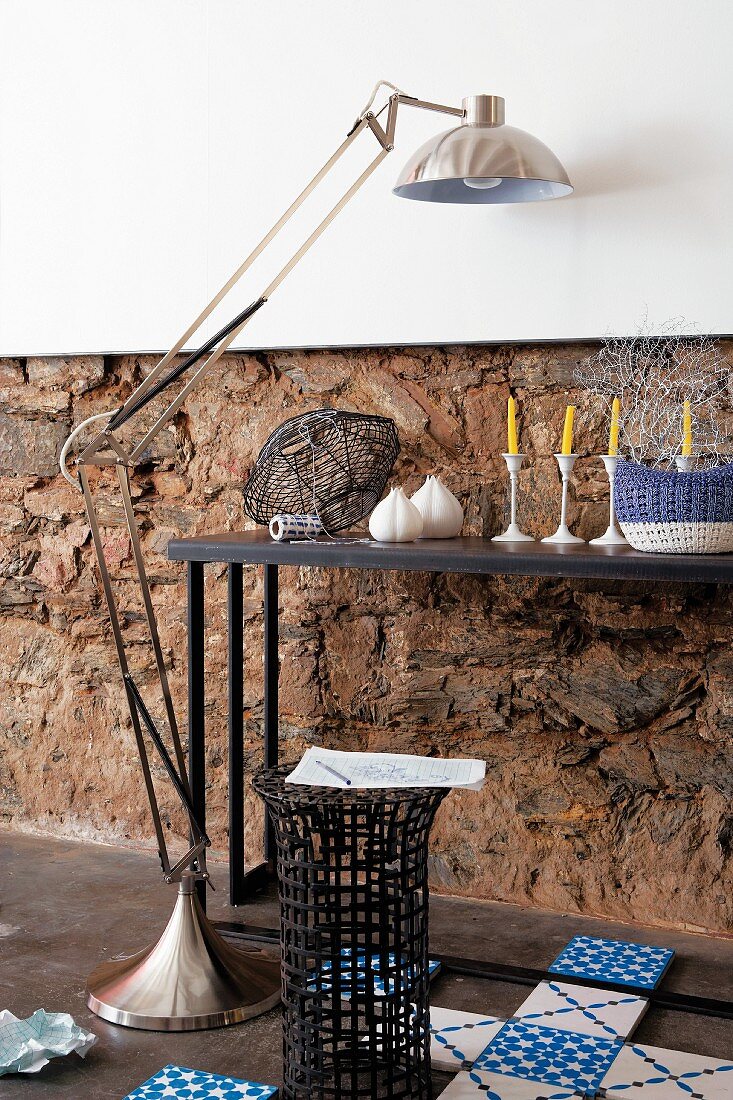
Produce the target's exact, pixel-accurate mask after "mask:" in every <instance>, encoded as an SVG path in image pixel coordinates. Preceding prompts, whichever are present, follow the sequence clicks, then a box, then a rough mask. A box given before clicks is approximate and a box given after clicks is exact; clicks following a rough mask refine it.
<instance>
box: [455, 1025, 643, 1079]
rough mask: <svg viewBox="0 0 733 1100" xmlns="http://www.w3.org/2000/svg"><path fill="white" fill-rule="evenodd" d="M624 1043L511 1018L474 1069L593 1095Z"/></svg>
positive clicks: (479, 1057) (479, 1058)
mask: <svg viewBox="0 0 733 1100" xmlns="http://www.w3.org/2000/svg"><path fill="white" fill-rule="evenodd" d="M622 1046H623V1044H622V1043H620V1042H618V1040H616V1039H604V1038H601V1037H599V1036H595V1035H580V1034H578V1033H577V1032H574V1031H558V1030H557V1029H556V1028H549V1027H539V1026H538V1025H537V1024H530V1023H527V1022H526V1021H525V1020H515V1019H512V1020H508V1021H507V1022H506V1023H505V1024H504V1027H503V1028H502V1029H501V1031H500V1032H499V1034H498V1035H497V1036H496V1037H495V1038H494V1039H492V1040H491V1042H490V1043H489V1045H488V1046H487V1048H486V1050H484V1051H482V1052H481V1054H479V1056H478V1058H477V1059H476V1061H475V1062H474V1069H476V1070H482V1071H486V1072H491V1073H501V1074H508V1075H509V1076H511V1077H523V1078H525V1079H526V1080H531V1081H542V1082H543V1083H544V1084H546V1085H553V1086H554V1087H555V1088H558V1089H569V1090H570V1091H571V1092H579V1093H582V1094H583V1095H587V1096H594V1095H595V1093H596V1090H597V1089H598V1086H599V1085H600V1083H601V1081H602V1079H603V1077H604V1076H605V1075H606V1073H607V1071H608V1070H609V1068H610V1066H611V1063H612V1062H613V1061H614V1059H615V1058H616V1057H617V1056H618V1054H619V1053H620V1051H621V1048H622Z"/></svg>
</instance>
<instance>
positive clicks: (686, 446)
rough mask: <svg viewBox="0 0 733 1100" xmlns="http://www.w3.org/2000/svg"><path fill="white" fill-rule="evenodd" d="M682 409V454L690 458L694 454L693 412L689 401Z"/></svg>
mask: <svg viewBox="0 0 733 1100" xmlns="http://www.w3.org/2000/svg"><path fill="white" fill-rule="evenodd" d="M682 410H683V411H682V454H683V456H684V457H685V458H689V457H690V455H691V454H692V413H691V412H690V402H689V401H685V403H684V405H683V406H682Z"/></svg>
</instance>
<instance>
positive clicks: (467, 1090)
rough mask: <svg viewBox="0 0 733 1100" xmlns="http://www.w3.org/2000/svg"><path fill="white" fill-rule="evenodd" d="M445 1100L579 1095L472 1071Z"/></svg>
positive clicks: (572, 1098) (569, 1099) (544, 1099)
mask: <svg viewBox="0 0 733 1100" xmlns="http://www.w3.org/2000/svg"><path fill="white" fill-rule="evenodd" d="M440 1098H441V1100H443V1098H445V1100H579V1094H578V1093H575V1092H568V1090H567V1089H556V1088H555V1087H554V1086H553V1085H544V1084H543V1083H542V1082H541V1081H525V1080H523V1079H522V1078H521V1077H509V1076H507V1075H505V1074H501V1073H486V1072H484V1071H482V1070H477V1069H472V1070H468V1071H464V1072H463V1073H459V1074H457V1075H456V1076H455V1077H454V1078H453V1080H452V1081H451V1083H450V1084H449V1085H448V1088H447V1089H445V1090H444V1091H443V1092H441V1094H440Z"/></svg>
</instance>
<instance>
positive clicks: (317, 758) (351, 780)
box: [287, 748, 486, 791]
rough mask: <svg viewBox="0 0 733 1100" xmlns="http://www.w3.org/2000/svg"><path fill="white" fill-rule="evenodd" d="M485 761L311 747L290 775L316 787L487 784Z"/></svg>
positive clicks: (293, 780)
mask: <svg viewBox="0 0 733 1100" xmlns="http://www.w3.org/2000/svg"><path fill="white" fill-rule="evenodd" d="M485 776H486V764H485V762H484V761H483V760H460V759H454V760H453V759H451V760H448V759H442V758H440V757H434V756H407V755H404V754H402V753H392V752H339V751H336V750H334V749H320V748H310V749H308V750H307V751H306V753H305V755H304V756H303V759H302V760H301V761H300V763H299V764H298V765H297V767H296V768H295V769H294V770H293V771H292V772H291V773H290V775H289V776H288V778H287V782H288V783H302V784H307V785H313V786H316V787H353V788H354V789H355V790H359V789H363V788H369V787H468V788H470V789H471V790H475V791H479V790H481V788H482V787H483V785H484V778H485Z"/></svg>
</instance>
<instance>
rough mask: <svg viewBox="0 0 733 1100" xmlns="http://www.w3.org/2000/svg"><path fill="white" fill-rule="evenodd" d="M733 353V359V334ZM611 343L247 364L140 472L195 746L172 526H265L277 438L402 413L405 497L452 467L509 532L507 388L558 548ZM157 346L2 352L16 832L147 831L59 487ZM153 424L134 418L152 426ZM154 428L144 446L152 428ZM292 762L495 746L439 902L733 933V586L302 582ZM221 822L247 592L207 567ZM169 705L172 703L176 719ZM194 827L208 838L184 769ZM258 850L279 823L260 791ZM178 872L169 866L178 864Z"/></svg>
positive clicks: (68, 499)
mask: <svg viewBox="0 0 733 1100" xmlns="http://www.w3.org/2000/svg"><path fill="white" fill-rule="evenodd" d="M725 348H726V353H727V354H728V356H729V358H731V360H732V361H733V342H728V344H727V345H725ZM590 350H592V348H591V347H590V346H580V345H566V346H553V347H540V346H513V347H509V346H500V347H477V346H473V347H450V348H419V349H416V348H403V349H399V350H395V349H384V350H369V351H353V350H347V351H334V352H307V353H306V352H281V353H269V354H257V355H245V354H233V355H228V356H227V357H226V358H225V359H224V360H223V361H222V362H221V363H220V364H219V366H218V367H217V369H216V371H215V372H214V375H213V376H212V377H211V378H210V379H209V380H208V381H207V383H206V384H205V385H204V386H203V387H202V389H200V390H199V391H197V392H196V393H195V394H193V395H192V396H191V397H190V398H189V400H188V401H187V403H186V405H185V406H184V409H183V410H182V411H181V412H180V413H179V414H178V416H177V417H176V419H175V421H174V422H173V424H172V426H171V427H170V429H168V430H166V431H164V432H163V434H162V436H160V437H159V439H158V440H157V441H156V444H155V450H154V453H152V454H150V455H149V456H147V458H146V461H145V463H144V464H143V465H142V467H141V468H140V470H139V471H138V472H137V474H136V476H135V479H134V483H135V496H136V502H137V509H138V514H139V519H140V529H141V533H142V539H143V544H144V548H145V553H146V556H147V561H148V565H149V570H150V575H151V579H152V582H153V594H154V599H155V603H156V607H157V609H158V611H159V614H160V623H161V632H162V641H163V646H164V649H165V655H166V660H167V662H168V664H169V667H170V673H171V678H172V686H173V690H174V694H175V697H176V700H177V703H178V712H179V714H180V715H181V717H182V725H183V727H184V733H185V674H186V667H185V662H186V635H185V583H184V582H185V577H184V572H183V568H182V567H181V566H180V565H178V564H176V563H169V562H168V561H167V560H166V544H167V542H168V540H169V539H170V538H171V537H172V536H174V535H191V534H195V533H198V532H203V531H216V530H223V529H233V528H240V529H241V528H242V527H251V526H252V524H251V521H249V520H248V519H247V518H246V517H245V516H244V514H243V511H242V486H243V484H244V482H245V480H246V478H247V472H248V470H249V468H250V466H251V464H252V462H253V460H254V458H255V457H256V455H257V453H258V451H259V448H260V447H261V446H262V444H263V443H264V441H265V439H266V437H267V436H268V434H269V433H270V431H271V430H272V429H273V428H274V427H276V426H277V425H278V424H279V423H280V422H281V421H282V420H283V419H285V417H287V416H292V415H295V414H296V413H300V412H305V411H306V410H309V409H313V408H317V407H319V406H322V405H331V406H335V407H338V408H348V409H357V410H361V411H365V412H378V413H382V414H385V415H388V416H391V417H393V418H394V419H395V421H396V423H397V427H398V430H399V433H400V438H401V442H402V448H403V449H402V454H401V455H400V458H399V460H398V465H397V467H396V469H395V473H394V482H395V483H397V482H399V483H401V484H403V485H404V486H405V487H406V490H407V491H408V492H414V490H415V489H417V487H418V486H419V485H420V484H421V481H422V478H423V477H424V476H425V475H427V474H430V473H436V474H439V475H440V477H442V478H443V479H444V481H445V482H446V484H447V485H448V486H449V487H450V488H451V489H452V490H453V492H454V493H455V494H456V495H457V496H458V497H459V499H460V500H461V503H462V504H463V506H464V509H465V512H466V525H465V531H466V532H468V533H474V534H482V535H491V534H494V533H496V532H497V531H498V530H499V529H500V528H501V527H502V526H503V524H504V523H505V520H506V510H507V504H508V500H507V488H508V485H507V479H506V472H505V468H504V464H503V462H502V460H501V458H500V452H501V451H502V450H504V446H505V436H504V432H505V411H506V398H507V396H508V394H509V393H510V390H511V392H512V393H514V394H515V396H516V397H517V398H518V400H519V403H520V408H521V410H522V412H523V423H522V425H521V433H522V442H523V449H524V450H526V451H527V452H528V454H529V456H530V458H529V460H528V463H527V466H526V468H525V469H524V470H523V471H522V475H521V490H522V496H521V501H520V510H521V512H520V518H521V521H522V523H523V525H524V526H525V528H526V529H528V530H529V531H530V532H531V533H533V534H535V535H538V536H539V535H544V534H548V533H550V532H551V531H552V530H553V529H554V527H555V525H556V523H557V515H558V508H559V480H558V474H557V467H556V465H555V462H554V459H553V458H552V452H553V451H555V450H556V449H557V446H558V441H559V437H560V430H561V424H562V418H563V414H564V408H565V404H566V402H567V399H568V397H569V396H571V397H572V400H573V401H574V402H575V403H576V404H577V406H578V411H577V415H576V423H577V425H578V434H577V446H576V449H577V450H578V451H579V452H581V453H582V454H587V455H589V456H590V455H593V454H598V453H599V452H601V451H603V450H605V447H606V438H607V437H606V433H607V425H606V423H605V419H604V416H603V413H602V410H601V409H600V407H599V405H598V402H597V400H596V399H594V398H592V397H591V396H590V395H588V394H586V393H579V392H577V391H574V390H573V383H572V377H573V369H574V367H575V365H576V363H577V362H578V361H579V360H580V359H581V358H582V357H584V356H585V355H586V354H588V352H589V351H590ZM154 362H155V358H154V357H152V356H127V355H124V356H119V355H114V356H107V357H102V356H85V357H76V358H74V357H64V358H61V357H45V358H28V359H5V360H0V545H1V547H2V585H1V587H0V613H1V616H2V619H1V621H0V662H1V663H2V683H1V688H0V693H1V694H0V818H1V819H2V820H3V821H4V822H6V823H9V825H11V826H12V827H14V828H18V829H36V830H42V831H47V832H49V833H54V834H57V835H65V836H76V837H86V838H92V839H100V840H105V841H110V842H112V843H115V842H119V843H140V842H143V841H144V842H149V838H150V837H151V832H152V830H151V826H150V822H149V817H148V813H147V809H146V804H145V799H144V792H143V785H142V780H141V776H140V772H139V768H138V763H137V758H136V753H135V746H134V741H133V738H132V734H131V729H130V725H129V722H128V719H127V717H126V712H125V706H124V699H123V692H122V689H121V686H120V684H119V681H118V673H117V668H116V664H115V655H114V650H113V646H112V641H111V638H110V631H109V627H108V622H107V616H106V612H105V609H104V606H103V603H102V600H101V597H100V592H99V588H98V578H97V574H96V569H95V565H94V560H93V552H92V547H91V544H90V538H89V528H88V525H87V520H86V517H85V514H84V510H83V506H82V499H81V496H80V495H79V494H77V493H76V492H75V491H74V490H73V489H72V488H71V487H70V486H69V485H67V483H66V482H65V481H63V479H62V478H61V477H60V476H59V474H58V455H59V450H60V447H61V445H62V442H63V440H64V438H65V437H66V435H67V433H68V432H69V430H70V429H71V427H72V426H73V425H75V424H77V423H79V422H80V421H81V420H82V419H83V418H84V417H86V416H88V415H90V414H91V413H93V412H98V411H102V410H104V409H107V408H110V407H113V406H115V405H116V404H118V403H119V402H120V401H121V400H122V399H123V398H124V396H125V395H126V394H127V393H129V392H130V389H131V387H132V386H133V385H134V384H135V382H136V381H138V380H139V379H140V378H141V377H142V376H143V375H144V374H145V372H146V371H148V370H149V369H150V368H151V366H152V365H153V364H154ZM131 427H132V426H131ZM139 430H140V428H139V424H138V425H137V427H136V428H135V436H136V438H140V436H139V434H138V433H139ZM96 480H97V482H98V491H99V494H100V500H101V501H102V505H101V509H102V516H103V524H104V538H105V544H106V549H107V555H108V560H109V562H110V567H111V569H112V573H113V576H114V577H115V579H116V584H117V594H118V598H119V602H120V607H121V611H122V615H123V622H124V629H125V636H126V640H127V642H128V644H129V647H130V655H131V663H132V666H133V668H134V669H136V670H138V671H137V676H138V678H139V679H140V680H141V682H142V684H143V686H144V687H145V688H146V690H149V691H151V690H152V686H153V678H152V676H151V675H150V674H149V673H148V672H146V669H148V668H149V655H148V652H147V649H146V646H145V644H144V638H145V632H144V630H143V620H142V608H141V606H140V604H139V600H138V598H137V589H136V585H135V584H134V578H133V570H132V563H131V558H130V546H129V542H128V537H127V535H126V533H125V529H124V526H123V522H122V510H121V506H120V501H119V499H118V498H117V497H116V495H115V493H114V489H113V483H112V482H111V481H110V480H109V478H108V475H106V474H100V475H99V476H98V478H97V479H96ZM606 520H607V502H606V485H605V480H604V475H603V472H602V467H601V464H600V462H599V461H598V460H594V459H593V458H591V457H587V458H583V459H581V460H580V461H579V462H578V464H577V466H576V472H575V475H574V481H573V495H572V501H571V509H570V522H571V524H572V525H573V527H574V529H575V530H576V531H577V532H578V533H579V534H580V535H582V536H584V537H586V538H590V537H592V536H593V535H596V534H599V533H600V532H602V531H603V530H604V528H605V524H606ZM282 572H283V577H282V581H281V603H282V610H281V624H282V625H281V636H282V646H281V657H282V668H281V683H280V690H281V704H282V730H281V738H282V743H283V755H284V758H285V759H293V760H294V759H296V758H297V757H298V756H299V754H300V753H301V752H302V750H303V748H304V747H305V746H306V745H307V744H309V743H318V744H325V745H329V746H334V747H347V748H348V747H357V746H358V747H368V748H370V749H374V750H379V749H390V750H398V751H399V750H404V751H410V752H420V753H429V752H437V753H452V754H461V755H471V756H474V755H475V756H480V757H483V758H484V759H485V760H486V761H487V764H488V781H487V783H486V786H485V788H484V790H483V792H481V793H480V794H479V793H475V792H461V793H454V794H452V795H451V796H450V797H449V798H448V799H447V801H446V803H445V804H444V806H443V808H442V810H441V813H440V815H439V818H438V821H437V823H436V827H435V830H434V834H433V840H432V881H433V885H434V888H435V889H436V890H438V891H445V892H448V893H453V894H463V895H471V896H475V897H487V898H496V899H500V900H505V901H510V902H518V903H520V904H529V905H537V906H544V907H549V908H551V909H556V910H563V911H572V912H585V913H596V914H606V915H609V916H613V917H617V918H629V919H636V920H640V921H643V922H646V923H655V924H658V925H669V926H674V927H685V928H700V929H711V930H717V931H728V932H731V931H733V874H732V872H731V866H732V860H731V853H732V852H733V811H732V809H731V794H732V793H733V767H732V765H733V752H732V748H731V746H732V739H733V689H732V686H731V685H732V679H731V678H732V673H733V657H732V656H731V631H732V628H733V610H732V607H731V597H730V594H729V590H728V589H727V588H725V587H716V586H705V585H690V586H684V585H670V584H643V585H642V584H637V583H633V584H632V583H630V582H623V583H619V582H600V581H586V582H579V581H563V580H549V579H536V578H530V579H524V578H507V577H487V578H470V577H458V576H427V575H422V574H421V575H410V574H400V573H387V574H382V573H378V572H369V573H367V572H356V573H349V572H346V571H343V572H337V571H331V572H329V571H320V570H313V571H306V570H303V571H300V572H296V571H290V570H283V571H282ZM206 598H207V655H208V673H207V677H208V683H207V690H208V704H207V722H208V726H207V731H208V738H209V741H208V759H207V767H208V777H209V792H208V798H209V806H210V811H209V813H210V817H209V821H210V829H211V833H212V836H213V840H214V844H215V846H216V847H217V848H218V849H220V850H225V849H226V843H227V836H226V812H227V751H226V660H225V585H224V574H223V570H222V569H221V568H214V567H211V568H210V569H209V570H207V585H206ZM261 598H262V588H261V577H260V576H259V574H258V571H257V570H255V569H252V570H247V571H246V593H245V617H246V645H247V658H246V662H247V668H246V688H245V693H246V694H245V710H246V726H247V753H246V762H245V763H246V768H247V772H248V774H251V773H252V771H253V770H254V769H255V768H256V767H257V766H258V764H259V761H260V745H261V727H262V712H263V700H262V667H261V642H262V637H261V635H262V620H261ZM149 703H150V705H151V707H152V709H153V710H154V712H155V713H156V714H158V715H159V714H160V709H161V708H160V703H159V701H158V700H156V699H154V698H151V699H150V700H149ZM156 777H157V779H158V787H159V791H160V796H161V799H162V802H163V805H164V813H165V817H166V821H167V823H168V825H169V828H170V832H171V836H172V837H175V836H176V835H180V834H182V832H183V823H182V820H181V816H180V813H179V812H177V810H176V809H175V807H176V802H175V798H174V796H173V795H172V794H171V791H170V790H169V788H168V786H167V784H166V782H165V781H164V779H163V777H162V773H161V771H160V769H158V768H157V767H156ZM248 815H249V816H248V822H247V830H248V832H247V844H248V850H249V851H250V852H251V853H252V855H255V854H256V853H257V851H258V848H259V838H260V835H261V811H260V808H259V806H257V805H256V803H255V801H254V800H252V801H249V802H248ZM154 871H155V867H154V862H153V861H151V873H154Z"/></svg>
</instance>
